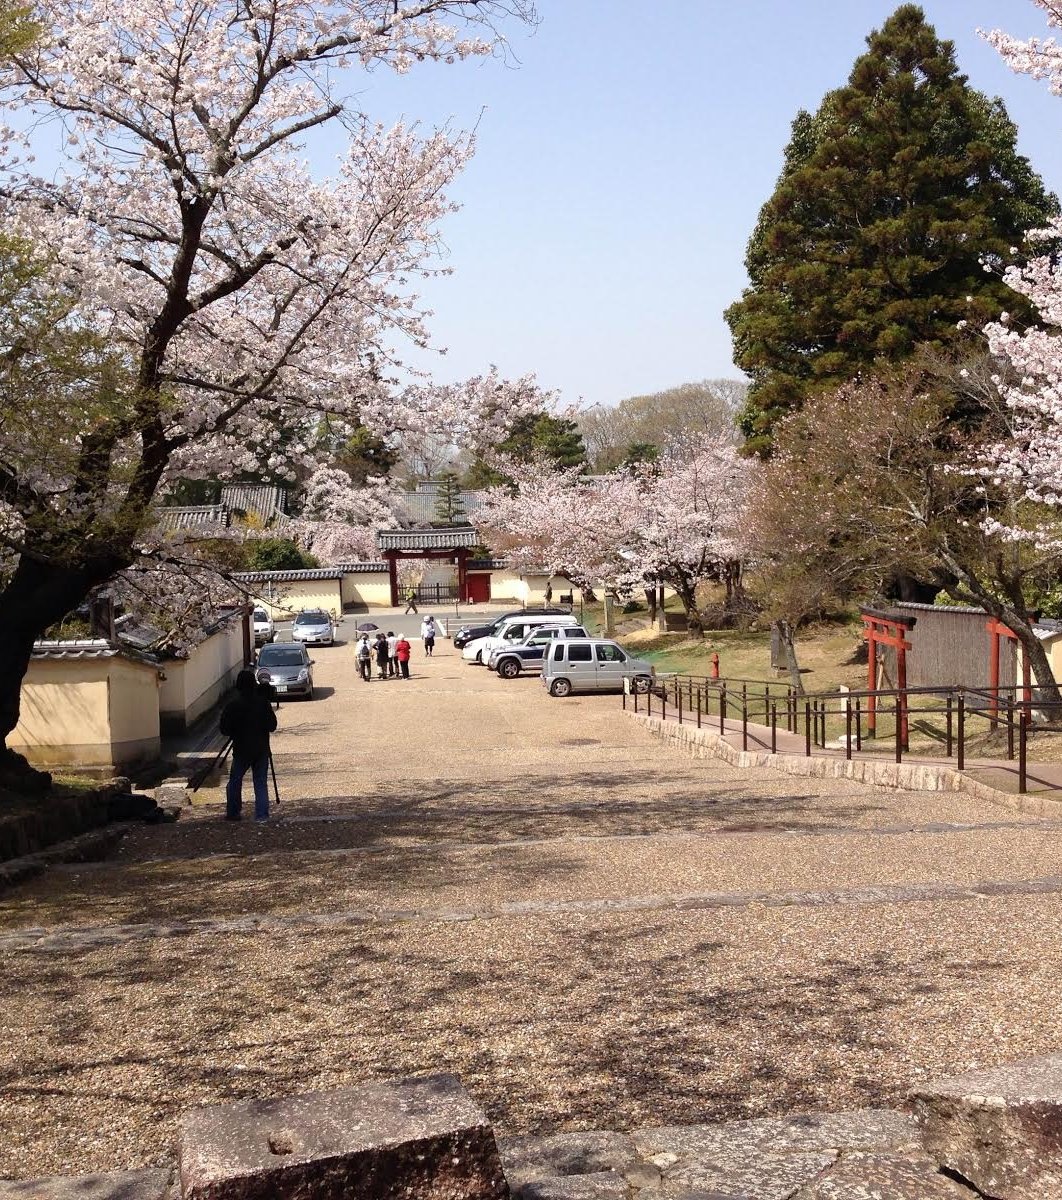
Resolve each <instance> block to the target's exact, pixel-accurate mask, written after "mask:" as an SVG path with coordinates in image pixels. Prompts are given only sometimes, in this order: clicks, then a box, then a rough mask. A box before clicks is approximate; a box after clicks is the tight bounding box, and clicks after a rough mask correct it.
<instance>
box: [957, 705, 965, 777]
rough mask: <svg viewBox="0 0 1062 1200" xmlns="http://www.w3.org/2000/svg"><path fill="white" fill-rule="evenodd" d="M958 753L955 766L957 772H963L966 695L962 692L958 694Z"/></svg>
mask: <svg viewBox="0 0 1062 1200" xmlns="http://www.w3.org/2000/svg"><path fill="white" fill-rule="evenodd" d="M958 723H959V751H958V761H957V763H956V765H957V766H958V768H959V770H960V771H961V770H963V769H964V768H965V766H966V695H965V693H964V692H960V693H959V713H958Z"/></svg>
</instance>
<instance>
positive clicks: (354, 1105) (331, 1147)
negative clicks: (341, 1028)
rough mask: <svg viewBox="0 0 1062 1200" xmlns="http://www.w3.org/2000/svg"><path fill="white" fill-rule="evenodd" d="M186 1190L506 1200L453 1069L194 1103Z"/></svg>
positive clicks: (307, 1198) (225, 1198) (217, 1199)
mask: <svg viewBox="0 0 1062 1200" xmlns="http://www.w3.org/2000/svg"><path fill="white" fill-rule="evenodd" d="M180 1176H181V1185H182V1188H183V1191H182V1196H183V1197H184V1200H347V1198H348V1197H353V1196H356V1197H357V1198H358V1200H399V1198H400V1197H401V1198H402V1200H505V1198H506V1197H508V1195H509V1188H508V1185H507V1184H506V1182H505V1177H504V1175H503V1174H502V1167H501V1160H500V1159H499V1157H498V1148H497V1146H496V1144H495V1141H494V1132H493V1130H492V1129H491V1127H490V1123H489V1122H488V1120H487V1118H486V1116H484V1114H483V1112H482V1111H481V1110H480V1109H479V1108H478V1107H477V1106H476V1105H475V1104H474V1103H473V1102H472V1100H471V1099H470V1098H469V1096H468V1094H467V1093H466V1092H465V1090H464V1088H463V1087H462V1086H461V1082H460V1080H458V1079H457V1078H455V1077H454V1076H452V1075H433V1076H428V1077H425V1078H420V1079H403V1080H393V1081H389V1082H382V1083H366V1084H362V1085H361V1086H359V1087H355V1088H347V1089H344V1090H343V1091H337V1092H317V1093H313V1094H309V1095H305V1096H293V1097H292V1098H291V1099H286V1100H255V1101H248V1102H245V1103H240V1104H226V1105H222V1106H220V1107H218V1108H201V1109H195V1110H193V1111H192V1112H189V1113H187V1114H186V1115H185V1117H184V1120H183V1121H182V1125H181V1139H180Z"/></svg>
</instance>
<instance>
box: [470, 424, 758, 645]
mask: <svg viewBox="0 0 1062 1200" xmlns="http://www.w3.org/2000/svg"><path fill="white" fill-rule="evenodd" d="M502 469H503V470H504V471H505V472H506V473H507V474H509V475H510V476H511V477H512V478H513V479H514V481H515V482H514V486H513V487H512V488H511V489H509V488H495V489H492V490H491V491H490V492H488V493H487V497H486V500H485V503H484V505H483V506H482V507H481V508H480V509H479V510H478V511H477V513H476V521H477V525H478V526H479V528H480V530H481V531H482V532H483V534H484V537H485V538H486V540H487V544H488V545H489V546H490V547H491V549H492V550H493V551H494V552H496V553H500V554H505V555H507V556H508V557H509V558H510V560H511V561H512V562H513V563H514V564H515V565H517V566H519V567H521V568H524V569H537V570H549V571H551V572H554V571H555V572H564V573H566V574H568V575H569V576H570V577H571V578H572V579H574V580H575V581H576V582H578V583H580V584H581V585H583V586H590V585H592V584H595V583H601V584H604V585H605V586H606V587H607V588H609V589H611V590H613V591H614V592H616V593H617V594H618V595H621V596H622V595H629V594H630V593H631V592H632V591H633V590H634V589H635V588H636V587H640V586H645V584H646V583H656V582H657V581H660V582H662V583H666V584H668V585H670V586H671V587H673V588H674V589H675V591H676V593H677V594H678V596H679V598H680V600H681V601H682V605H683V609H684V610H685V613H686V618H687V622H688V626H689V629H690V632H691V633H693V634H694V635H695V636H700V635H702V634H703V632H704V617H703V615H702V613H701V609H700V607H699V603H698V595H697V592H698V587H699V586H700V584H701V583H703V582H705V581H708V580H711V581H714V582H720V583H724V584H727V585H728V591H729V594H730V595H731V597H732V598H734V599H736V597H737V594H738V592H739V590H740V578H741V566H740V564H741V559H742V555H743V532H742V531H743V513H744V506H745V498H746V495H747V492H748V488H749V484H750V479H751V476H752V474H753V472H754V470H755V468H754V466H753V464H751V463H750V462H749V461H748V460H746V459H744V458H742V457H741V456H740V454H739V453H738V451H737V449H736V447H735V446H734V443H733V440H732V438H730V437H729V436H726V435H722V436H711V435H705V436H703V437H694V438H691V439H689V440H688V441H687V442H686V443H684V444H682V445H678V446H675V447H674V448H672V449H671V450H670V451H669V452H668V453H667V454H665V455H664V457H663V458H661V459H659V460H657V461H655V462H652V463H642V464H636V465H634V466H632V467H631V468H629V469H625V470H619V471H615V472H613V473H611V474H608V475H602V476H596V477H591V478H586V477H583V476H582V475H581V474H580V472H579V470H578V469H577V468H573V469H572V470H569V471H557V470H556V469H554V468H551V467H548V466H546V465H545V464H544V463H542V462H540V461H536V462H534V463H532V464H530V465H526V464H515V463H512V462H509V463H506V464H504V465H503V467H502Z"/></svg>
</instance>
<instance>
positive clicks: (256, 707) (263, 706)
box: [219, 671, 277, 821]
mask: <svg viewBox="0 0 1062 1200" xmlns="http://www.w3.org/2000/svg"><path fill="white" fill-rule="evenodd" d="M276 727H277V714H276V713H275V712H274V711H273V706H272V705H271V704H270V703H269V701H268V700H267V699H266V697H265V696H264V695H263V694H262V692H261V690H260V689H259V687H258V681H257V679H255V677H254V672H253V671H241V672H240V673H239V675H237V676H236V698H235V699H234V700H232V701H230V702H229V703H228V704H226V705H225V708H224V710H223V712H222V714H221V721H220V723H219V728H220V730H221V734H222V736H223V737H227V738H231V739H232V767H231V769H230V770H229V782H228V784H227V785H226V788H225V820H226V821H239V820H240V819H241V816H242V809H243V777H244V775H246V774H247V772H248V771H250V772H251V781H252V783H253V784H254V819H255V820H256V821H268V820H269V735H270V734H271V733H272V732H273V730H274V729H276Z"/></svg>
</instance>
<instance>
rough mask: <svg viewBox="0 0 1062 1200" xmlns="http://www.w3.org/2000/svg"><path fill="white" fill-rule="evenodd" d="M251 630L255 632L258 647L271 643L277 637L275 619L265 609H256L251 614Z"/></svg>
mask: <svg viewBox="0 0 1062 1200" xmlns="http://www.w3.org/2000/svg"><path fill="white" fill-rule="evenodd" d="M251 629H252V630H253V632H254V644H255V645H256V646H264V645H265V644H266V642H271V641H272V640H273V639H274V638H275V637H276V636H277V631H276V629H275V628H274V626H273V618H272V617H271V616H270V615H269V613H267V612H266V610H265V609H264V608H256V609H255V610H254V612H252V613H251Z"/></svg>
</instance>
